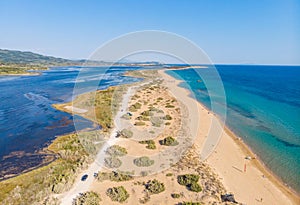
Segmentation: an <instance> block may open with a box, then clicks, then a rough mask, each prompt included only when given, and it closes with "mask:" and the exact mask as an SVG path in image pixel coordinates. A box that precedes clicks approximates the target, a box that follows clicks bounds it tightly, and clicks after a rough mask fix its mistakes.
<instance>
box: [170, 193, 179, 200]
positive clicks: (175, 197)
mask: <svg viewBox="0 0 300 205" xmlns="http://www.w3.org/2000/svg"><path fill="white" fill-rule="evenodd" d="M171 197H172V198H174V199H178V198H180V197H181V195H180V194H177V193H173V194H171Z"/></svg>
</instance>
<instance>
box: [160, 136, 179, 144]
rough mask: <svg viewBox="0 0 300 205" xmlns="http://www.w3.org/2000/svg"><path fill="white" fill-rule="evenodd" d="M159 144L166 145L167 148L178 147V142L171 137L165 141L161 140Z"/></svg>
mask: <svg viewBox="0 0 300 205" xmlns="http://www.w3.org/2000/svg"><path fill="white" fill-rule="evenodd" d="M159 143H160V144H161V145H165V146H176V145H178V142H177V141H176V140H175V139H174V138H173V137H171V136H169V137H166V138H164V139H163V140H160V141H159Z"/></svg>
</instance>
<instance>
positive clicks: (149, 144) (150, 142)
mask: <svg viewBox="0 0 300 205" xmlns="http://www.w3.org/2000/svg"><path fill="white" fill-rule="evenodd" d="M139 143H140V144H147V146H146V148H147V149H156V145H155V142H154V141H153V140H144V141H139Z"/></svg>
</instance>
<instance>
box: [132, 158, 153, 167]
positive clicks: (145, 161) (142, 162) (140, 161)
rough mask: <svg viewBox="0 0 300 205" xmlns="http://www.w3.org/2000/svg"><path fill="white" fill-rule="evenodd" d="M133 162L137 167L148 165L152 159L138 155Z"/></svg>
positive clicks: (151, 162) (151, 163)
mask: <svg viewBox="0 0 300 205" xmlns="http://www.w3.org/2000/svg"><path fill="white" fill-rule="evenodd" d="M133 163H134V164H135V165H136V166H138V167H149V166H151V165H153V164H154V160H151V159H150V158H149V157H147V156H143V157H138V158H136V159H134V160H133Z"/></svg>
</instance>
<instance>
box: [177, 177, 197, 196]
mask: <svg viewBox="0 0 300 205" xmlns="http://www.w3.org/2000/svg"><path fill="white" fill-rule="evenodd" d="M199 178H200V177H199V175H196V174H185V175H179V176H178V177H177V182H178V184H180V185H183V186H186V188H187V189H188V190H190V191H193V192H200V191H202V188H201V186H200V185H199V184H198V181H199Z"/></svg>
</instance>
